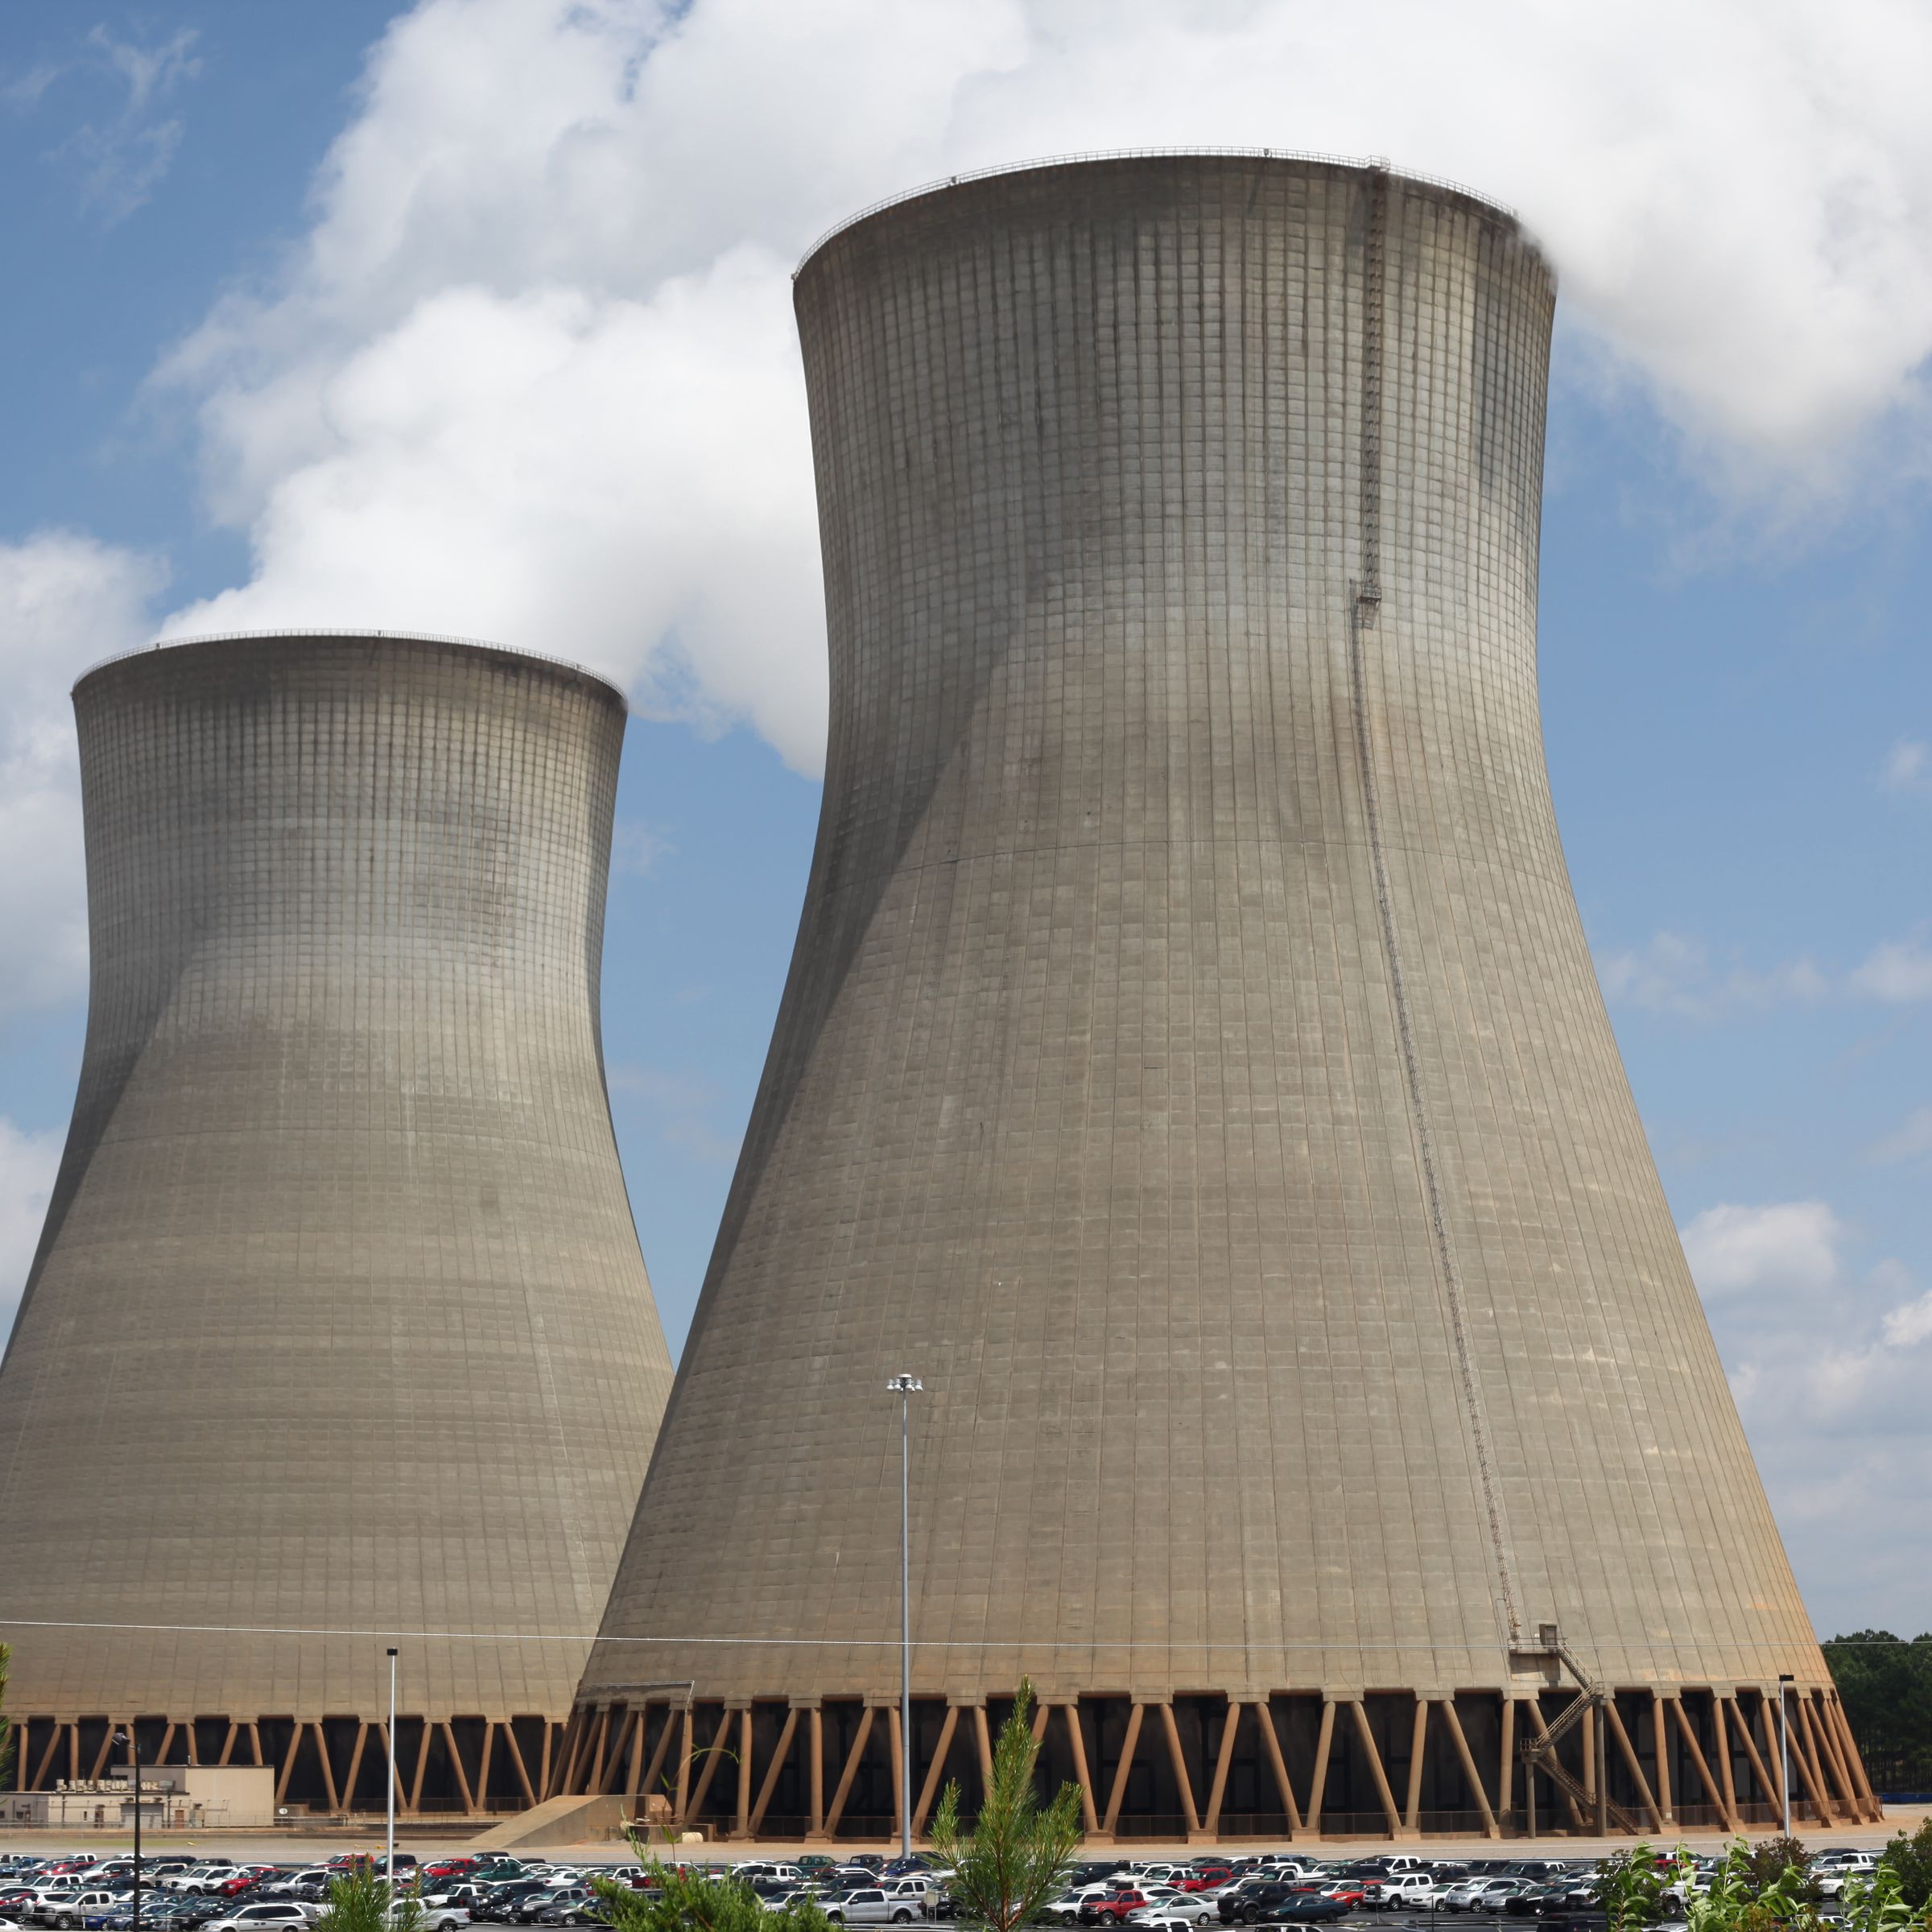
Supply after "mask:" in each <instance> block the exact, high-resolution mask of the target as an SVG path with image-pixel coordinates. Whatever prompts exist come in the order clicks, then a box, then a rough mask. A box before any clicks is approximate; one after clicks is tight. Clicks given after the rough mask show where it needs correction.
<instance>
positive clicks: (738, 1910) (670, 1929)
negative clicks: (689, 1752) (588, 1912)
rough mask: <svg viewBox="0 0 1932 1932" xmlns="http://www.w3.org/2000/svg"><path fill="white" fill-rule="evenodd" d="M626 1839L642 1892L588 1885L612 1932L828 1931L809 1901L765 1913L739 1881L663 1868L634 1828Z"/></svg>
mask: <svg viewBox="0 0 1932 1932" xmlns="http://www.w3.org/2000/svg"><path fill="white" fill-rule="evenodd" d="M626 1835H627V1836H628V1837H629V1838H630V1848H631V1850H632V1852H634V1853H635V1854H636V1856H637V1859H638V1863H639V1864H641V1865H642V1866H643V1868H644V1884H643V1888H642V1889H638V1887H636V1886H633V1885H621V1884H620V1883H618V1881H617V1880H615V1879H610V1878H593V1879H592V1880H591V1881H590V1884H591V1889H592V1891H593V1892H595V1893H597V1900H598V1902H599V1903H600V1904H601V1905H602V1907H603V1909H604V1917H605V1921H606V1922H608V1923H609V1925H611V1926H613V1927H614V1928H615V1932H831V1924H832V1922H831V1921H830V1920H829V1919H828V1918H826V1916H825V1914H824V1913H823V1912H822V1911H821V1910H820V1909H819V1906H818V1904H817V1902H816V1901H814V1900H809V1899H804V1900H798V1901H794V1902H793V1903H791V1904H790V1905H786V1907H785V1908H784V1909H782V1911H777V1912H772V1911H768V1910H767V1909H766V1906H765V1904H764V1901H762V1899H761V1898H760V1897H758V1893H755V1892H754V1891H753V1890H752V1889H751V1887H750V1886H749V1885H746V1884H745V1881H744V1880H742V1879H737V1878H716V1877H712V1876H708V1875H707V1874H705V1873H704V1872H691V1871H687V1870H685V1869H683V1868H681V1867H679V1866H677V1865H669V1864H665V1862H664V1861H663V1859H662V1858H661V1857H659V1856H658V1852H657V1848H656V1847H654V1845H653V1844H651V1843H650V1842H649V1840H648V1839H647V1838H646V1835H645V1834H644V1833H643V1832H642V1831H639V1830H638V1827H636V1826H632V1827H630V1831H629V1832H628V1833H627V1834H626Z"/></svg>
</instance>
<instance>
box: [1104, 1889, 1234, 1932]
mask: <svg viewBox="0 0 1932 1932" xmlns="http://www.w3.org/2000/svg"><path fill="white" fill-rule="evenodd" d="M1127 1922H1128V1924H1129V1925H1130V1926H1150V1925H1153V1924H1155V1923H1156V1922H1158V1923H1160V1924H1161V1925H1162V1926H1167V1927H1170V1928H1171V1927H1174V1926H1186V1927H1187V1928H1189V1932H1192V1928H1193V1927H1195V1926H1218V1925H1219V1924H1220V1922H1221V1913H1220V1906H1219V1905H1216V1903H1215V1901H1213V1900H1212V1899H1211V1898H1205V1897H1203V1896H1202V1895H1201V1894H1200V1893H1198V1892H1177V1893H1173V1894H1172V1896H1171V1897H1167V1898H1165V1899H1163V1900H1162V1901H1160V1902H1159V1903H1158V1904H1156V1905H1143V1906H1142V1907H1141V1909H1140V1910H1139V1911H1137V1912H1130V1913H1128V1915H1127Z"/></svg>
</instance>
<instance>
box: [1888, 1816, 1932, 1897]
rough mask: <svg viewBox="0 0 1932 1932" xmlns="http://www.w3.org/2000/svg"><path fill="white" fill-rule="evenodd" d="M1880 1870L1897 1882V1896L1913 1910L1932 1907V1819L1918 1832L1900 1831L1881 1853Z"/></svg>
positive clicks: (1922, 1822)
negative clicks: (1889, 1873)
mask: <svg viewBox="0 0 1932 1932" xmlns="http://www.w3.org/2000/svg"><path fill="white" fill-rule="evenodd" d="M1878 1864H1879V1869H1880V1871H1881V1872H1891V1873H1892V1874H1893V1877H1894V1878H1895V1879H1896V1880H1897V1885H1898V1895H1899V1897H1901V1898H1902V1899H1903V1900H1904V1901H1905V1903H1906V1905H1909V1906H1910V1907H1911V1908H1912V1909H1913V1910H1914V1911H1922V1910H1924V1909H1925V1908H1926V1906H1927V1905H1932V1818H1924V1819H1922V1820H1921V1821H1920V1823H1919V1827H1918V1830H1917V1831H1912V1832H1905V1831H1901V1832H1900V1833H1899V1834H1898V1835H1897V1837H1895V1838H1894V1839H1893V1840H1892V1842H1891V1843H1889V1845H1887V1846H1886V1847H1885V1850H1884V1851H1883V1852H1880V1854H1879V1858H1878Z"/></svg>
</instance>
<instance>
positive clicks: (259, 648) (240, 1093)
mask: <svg viewBox="0 0 1932 1932" xmlns="http://www.w3.org/2000/svg"><path fill="white" fill-rule="evenodd" d="M74 707H75V711H76V716H77V718H78V721H79V727H80V743H81V781H82V787H83V799H84V804H85V818H86V829H87V861H88V897H89V924H90V927H91V931H92V939H93V968H92V993H91V1000H90V1004H89V1014H88V1029H87V1042H86V1048H85V1057H84V1059H83V1062H82V1067H81V1083H80V1092H79V1096H78V1098H77V1100H76V1104H75V1108H74V1118H73V1124H72V1129H70V1131H69V1134H68V1143H67V1150H66V1154H65V1157H64V1159H63V1161H62V1163H61V1166H60V1174H59V1178H58V1180H57V1181H56V1185H55V1189H54V1193H53V1197H52V1205H51V1208H50V1209H49V1212H48V1215H47V1228H46V1232H44V1234H43V1236H42V1237H41V1241H40V1246H39V1253H37V1255H36V1256H35V1261H34V1264H33V1268H32V1271H31V1274H30V1275H29V1277H28V1282H27V1293H26V1297H25V1299H24V1300H23V1303H22V1305H21V1309H20V1313H19V1319H18V1322H17V1323H16V1326H15V1327H14V1334H13V1338H12V1340H11V1342H10V1344H9V1347H8V1349H7V1352H6V1360H5V1364H4V1366H3V1367H0V1550H3V1551H4V1553H5V1555H4V1559H3V1561H0V1638H4V1639H5V1640H6V1641H10V1642H11V1644H12V1645H13V1646H14V1673H13V1682H12V1683H11V1685H10V1688H9V1693H8V1708H9V1711H10V1713H11V1714H12V1715H13V1716H14V1719H15V1720H16V1722H17V1723H18V1724H19V1726H20V1729H21V1732H22V1736H21V1750H20V1753H19V1777H20V1780H21V1781H22V1782H23V1785H27V1784H38V1785H45V1784H47V1783H49V1782H52V1781H54V1780H56V1779H60V1778H70V1779H71V1778H76V1777H78V1778H83V1779H85V1778H87V1777H90V1776H98V1775H99V1774H100V1773H101V1770H102V1769H103V1767H104V1765H107V1764H108V1763H109V1762H110V1761H111V1762H113V1763H115V1764H118V1763H121V1762H124V1761H125V1756H126V1752H125V1748H124V1747H121V1748H115V1749H114V1750H113V1752H112V1753H111V1757H110V1752H109V1742H108V1740H109V1736H110V1735H111V1732H112V1729H113V1727H114V1725H115V1724H122V1725H125V1724H126V1723H128V1722H129V1721H130V1719H133V1720H137V1721H138V1724H139V1732H138V1736H139V1739H140V1743H141V1746H142V1754H143V1757H144V1759H145V1760H147V1761H150V1762H163V1763H177V1764H178V1763H182V1762H187V1763H194V1762H196V1761H199V1762H200V1763H202V1764H213V1763H216V1762H217V1761H219V1762H221V1763H225V1764H261V1763H267V1764H269V1765H273V1766H274V1767H275V1771H276V1777H277V1791H278V1795H279V1802H283V1803H284V1804H296V1803H310V1804H313V1805H315V1806H318V1807H326V1808H328V1809H329V1810H344V1809H347V1808H349V1807H350V1806H352V1805H353V1806H357V1807H358V1808H371V1807H373V1808H377V1809H379V1808H380V1807H381V1806H382V1802H383V1766H384V1762H385V1756H384V1752H385V1736H384V1733H383V1731H382V1728H379V1727H378V1723H377V1721H376V1720H379V1719H384V1718H385V1717H386V1695H387V1682H386V1663H385V1659H384V1651H385V1649H386V1647H387V1646H388V1645H390V1643H394V1644H395V1645H397V1647H398V1649H399V1651H400V1653H401V1654H400V1657H399V1658H398V1674H399V1689H398V1700H399V1701H398V1709H399V1711H400V1712H401V1713H402V1714H403V1720H402V1722H401V1723H400V1724H398V1737H397V1740H396V1742H397V1747H398V1776H399V1779H400V1783H401V1787H402V1788H401V1792H400V1798H401V1802H402V1804H403V1807H404V1809H405V1810H457V1811H460V1812H469V1813H475V1812H481V1811H487V1810H500V1809H503V1808H506V1807H515V1806H522V1805H524V1804H526V1803H528V1802H531V1799H532V1798H533V1797H534V1795H535V1794H536V1793H537V1792H539V1791H540V1790H541V1789H542V1785H543V1781H544V1778H545V1777H546V1775H547V1771H548V1767H549V1764H550V1759H551V1744H552V1743H553V1742H554V1741H555V1736H554V1727H555V1726H556V1725H557V1724H560V1722H561V1720H562V1719H563V1718H564V1715H565V1713H566V1712H568V1709H569V1707H570V1703H571V1695H572V1689H573V1687H574V1686H575V1683H576V1678H577V1676H578V1674H579V1673H580V1670H581V1669H582V1667H583V1664H584V1657H585V1655H586V1653H587V1651H588V1644H587V1642H585V1641H581V1640H583V1639H584V1637H585V1635H586V1633H588V1632H590V1631H592V1630H594V1629H595V1628H596V1627H597V1617H598V1616H599V1615H600V1614H601V1611H602V1609H603V1607H604V1603H605V1597H606V1596H607V1594H608V1592H609V1586H610V1580H611V1577H612V1574H613V1571H614V1569H615V1567H616V1563H617V1555H618V1552H619V1550H621V1546H622V1543H623V1538H624V1534H625V1528H626V1527H627V1525H628V1524H629V1522H630V1516H631V1512H632V1509H633V1508H634V1505H635V1503H636V1501H637V1492H638V1484H639V1483H640V1482H641V1480H642V1476H643V1473H644V1468H645V1464H646V1460H647V1459H648V1456H649V1454H650V1443H651V1439H652V1437H653V1436H654V1434H655V1431H656V1426H657V1423H658V1418H659V1415H660V1414H661V1413H662V1410H663V1404H664V1400H665V1396H666V1393H667V1390H668V1388H669V1385H670V1382H671V1364H670V1361H669V1358H668V1356H667V1352H666V1349H665V1345H664V1340H663V1332H662V1331H661V1330H660V1328H659V1327H658V1317H657V1311H656V1309H655V1307H654V1303H653V1302H652V1299H651V1294H650V1283H649V1282H648V1281H647V1280H646V1276H645V1271H644V1264H643V1261H642V1257H641V1256H640V1254H639V1253H638V1241H637V1236H636V1232H635V1231H634V1228H633V1226H632V1223H631V1217H630V1206H629V1203H628V1201H627V1199H626V1197H625V1190H624V1182H623V1177H622V1175H621V1173H620V1171H619V1169H618V1164H617V1148H616V1145H615V1142H614V1141H613V1137H612V1133H611V1122H610V1114H609V1106H608V1104H607V1101H606V1100H605V1088H604V1079H603V1065H602V1048H601V1040H600V1036H599V1024H598V1005H597V1001H598V973H599V964H600V958H601V950H602V945H603V925H604V901H605V883H606V879H607V874H608V867H609V851H610V836H611V824H612V812H613V800H614V797H615V793H616V786H617V762H618V757H619V753H620V752H621V747H622V742H623V736H624V721H625V708H624V703H623V700H622V699H621V696H619V695H618V693H617V691H614V690H613V689H612V688H611V687H609V686H608V685H607V684H605V683H604V682H603V681H602V680H601V679H597V678H596V677H593V676H592V675H589V674H588V673H587V672H584V671H578V670H576V669H574V668H572V667H568V666H564V665H559V664H555V663H550V662H548V661H547V660H544V659H541V658H533V657H527V656H523V655H520V654H515V653H513V652H510V651H505V650H493V649H485V648H481V647H478V646H469V645H464V644H457V643H451V642H438V641H434V640H430V639H426V638H396V637H381V638H378V637H365V636H300V637H295V636H279V637H273V638H266V637H263V638H223V639H218V640H210V641H208V642H196V643H188V644H182V645H179V646H171V647H168V648H165V649H157V650H150V651H143V652H141V653H138V654H135V655H133V656H130V657H125V658H120V659H118V660H117V661H114V662H113V663H109V664H106V665H104V666H102V667H100V668H99V669H97V670H95V671H92V672H90V673H89V674H88V675H86V676H85V677H84V678H83V679H81V682H80V683H79V684H78V685H77V686H76V687H75V691H74ZM477 1637H481V1640H482V1641H474V1640H475V1639H476V1638H477ZM572 1638H575V1639H577V1640H579V1641H569V1640H571V1639H572ZM559 1640H563V1641H559Z"/></svg>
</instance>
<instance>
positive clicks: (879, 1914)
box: [825, 1885, 919, 1926]
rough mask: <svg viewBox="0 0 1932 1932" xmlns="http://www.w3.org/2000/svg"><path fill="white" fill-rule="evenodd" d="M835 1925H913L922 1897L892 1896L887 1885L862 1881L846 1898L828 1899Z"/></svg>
mask: <svg viewBox="0 0 1932 1932" xmlns="http://www.w3.org/2000/svg"><path fill="white" fill-rule="evenodd" d="M825 1916H826V1917H827V1918H828V1919H830V1920H831V1921H832V1923H833V1924H834V1925H835V1926H909V1925H910V1924H911V1923H912V1922H913V1921H914V1919H915V1918H918V1917H919V1904H918V1901H915V1900H913V1899H910V1898H894V1897H890V1896H889V1895H888V1894H887V1893H886V1889H885V1888H884V1887H883V1886H881V1885H861V1886H860V1887H859V1889H857V1891H856V1892H848V1893H846V1894H845V1895H844V1897H842V1898H832V1899H828V1900H827V1901H825Z"/></svg>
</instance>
